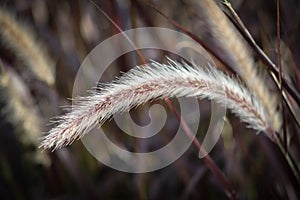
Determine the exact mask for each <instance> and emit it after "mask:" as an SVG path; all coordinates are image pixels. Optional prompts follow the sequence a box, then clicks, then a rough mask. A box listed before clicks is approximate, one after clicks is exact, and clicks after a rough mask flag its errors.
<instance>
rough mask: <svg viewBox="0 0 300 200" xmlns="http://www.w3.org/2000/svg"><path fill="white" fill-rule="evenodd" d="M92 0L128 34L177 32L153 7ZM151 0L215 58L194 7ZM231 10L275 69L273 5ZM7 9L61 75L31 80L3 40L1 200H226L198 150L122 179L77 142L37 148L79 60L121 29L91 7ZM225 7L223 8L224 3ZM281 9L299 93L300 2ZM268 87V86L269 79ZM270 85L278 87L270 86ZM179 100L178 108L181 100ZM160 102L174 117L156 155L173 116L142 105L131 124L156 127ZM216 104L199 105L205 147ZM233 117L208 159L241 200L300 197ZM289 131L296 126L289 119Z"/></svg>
mask: <svg viewBox="0 0 300 200" xmlns="http://www.w3.org/2000/svg"><path fill="white" fill-rule="evenodd" d="M199 1H201V0H199ZM95 2H96V4H97V5H99V6H100V7H101V8H102V9H103V10H104V11H105V12H106V14H107V15H108V16H110V17H111V19H112V20H113V21H115V22H116V23H117V24H118V25H119V26H120V27H121V28H122V29H123V30H128V29H132V28H136V27H147V26H157V27H166V28H170V29H174V30H178V29H177V28H176V27H174V26H173V25H172V24H171V23H170V22H168V21H167V20H166V19H165V18H163V17H162V16H161V15H159V14H158V13H157V12H156V11H155V10H153V9H152V8H151V7H149V6H148V4H147V1H144V0H109V1H108V0H106V1H105V0H101V1H100V0H99V1H95ZM150 2H151V4H153V5H155V6H156V7H157V8H159V9H160V10H161V11H162V12H163V13H164V14H165V15H167V16H169V17H170V18H172V19H174V20H175V21H177V22H178V23H180V24H181V25H183V26H184V27H185V28H186V29H187V30H189V31H191V32H192V33H193V34H195V35H197V36H199V37H200V38H202V39H203V41H204V42H206V43H207V45H209V46H210V47H211V48H212V49H214V51H216V52H218V49H217V47H216V46H214V42H213V41H212V38H210V37H209V34H208V33H207V23H206V22H205V20H204V19H203V18H202V17H201V10H198V8H197V7H194V6H192V4H190V3H189V1H186V0H176V1H163V0H152V1H150ZM231 3H232V4H233V7H234V8H235V10H236V11H237V13H238V14H239V16H240V17H241V19H242V20H243V22H244V23H245V25H246V26H247V28H248V29H249V30H250V32H251V34H252V35H253V37H254V38H255V40H256V41H257V42H258V44H259V45H260V46H261V47H262V48H263V49H264V51H265V52H266V53H267V54H268V55H269V56H270V57H271V59H272V60H273V61H276V60H277V59H276V56H277V50H276V1H274V0H264V1H260V0H251V1H250V0H233V1H232V2H231ZM0 4H1V7H2V9H3V10H7V11H8V12H11V13H12V15H14V16H15V17H16V18H17V19H18V21H19V22H20V23H22V24H23V25H24V26H26V27H28V28H29V29H32V32H33V33H34V34H35V35H36V42H37V43H41V44H42V45H43V48H42V49H43V50H45V51H46V52H47V53H48V54H49V57H50V58H51V60H52V62H53V67H52V66H49V67H50V68H51V67H52V68H51V70H52V71H55V83H54V84H53V85H51V84H47V83H46V82H45V81H44V80H42V79H41V78H37V77H36V76H34V74H33V73H30V72H28V66H26V64H24V62H23V61H22V60H20V59H18V55H16V53H15V51H14V50H13V49H11V48H9V47H8V46H7V45H5V41H4V42H3V39H2V40H1V43H0V66H1V68H0V69H1V70H0V75H1V82H0V83H1V90H0V91H1V98H0V109H1V115H0V199H227V197H226V195H225V194H224V190H223V188H222V186H221V185H220V183H219V180H218V179H217V178H216V176H215V175H214V174H213V173H212V172H211V171H210V170H208V168H207V166H206V165H205V164H204V162H203V159H199V158H198V152H197V150H196V149H195V148H194V147H193V146H191V147H190V148H189V149H188V150H187V152H186V153H185V154H184V155H183V156H182V157H181V158H180V159H179V160H177V161H176V162H174V163H173V164H171V165H170V166H168V167H165V168H164V169H161V170H158V171H155V172H150V173H146V174H130V173H124V172H119V171H116V170H114V169H111V168H109V167H107V166H104V165H102V164H101V163H99V162H98V161H97V160H96V159H94V158H93V157H92V156H91V155H90V154H89V153H88V152H87V150H86V149H85V148H84V146H83V145H82V143H81V142H80V141H77V142H75V143H74V144H73V145H71V146H69V147H66V148H63V149H61V150H57V151H55V152H48V151H42V150H41V149H38V148H37V146H38V144H39V138H40V137H41V136H42V134H43V133H44V132H46V131H47V130H48V129H49V128H51V125H47V124H48V122H49V119H50V118H51V117H53V116H57V115H59V114H62V113H63V112H64V111H63V110H62V109H61V107H60V106H62V105H68V104H70V101H68V100H67V98H70V97H71V96H72V89H73V88H72V87H73V82H74V78H75V76H76V72H77V70H78V69H79V67H80V64H81V62H82V61H83V60H84V58H85V57H86V56H87V55H88V53H89V52H90V51H91V50H92V49H93V48H94V47H95V46H96V45H98V44H99V43H100V42H102V41H104V40H105V39H107V38H109V37H110V36H112V35H114V34H116V33H118V32H119V31H118V29H117V28H116V27H115V26H113V25H112V24H111V22H110V21H108V20H107V18H105V16H104V15H103V14H102V13H101V12H100V11H99V10H98V9H97V8H96V7H95V6H94V5H93V4H92V3H91V2H90V1H88V0H73V1H71V0H65V1H61V0H44V1H40V0H10V1H9V0H7V1H5V0H1V1H0ZM219 5H220V6H221V7H222V8H224V6H222V5H221V3H220V2H219ZM280 6H281V35H282V54H283V55H282V62H283V63H284V71H285V72H286V73H287V74H288V75H289V77H290V79H291V81H292V82H293V83H294V84H295V86H299V83H300V82H299V79H298V77H297V73H298V72H297V71H298V70H299V69H298V68H297V66H299V65H300V56H299V55H300V47H299V44H300V38H299V33H300V1H298V0H286V1H281V4H280ZM225 10H226V9H225ZM0 28H2V27H0ZM24 51H26V49H24ZM143 53H144V54H145V57H146V59H148V58H154V59H156V60H158V61H159V59H162V58H163V56H164V55H165V54H164V52H155V53H154V54H153V53H149V52H148V53H147V52H146V51H145V52H143ZM132 54H135V58H136V59H135V60H132V58H133V57H132V56H130V55H124V56H121V57H120V58H119V59H118V60H116V62H114V63H113V64H112V66H110V68H109V69H114V70H110V71H108V72H107V73H106V74H107V75H105V76H104V77H102V79H101V81H110V80H112V79H113V78H114V77H115V76H117V75H120V72H119V71H123V72H124V71H128V70H129V69H130V68H132V67H133V66H134V65H137V64H141V61H140V60H139V59H138V57H137V56H136V52H132ZM150 55H152V57H151V56H150ZM153 55H154V56H153ZM260 66H262V65H260ZM45 76H46V77H47V74H45ZM49 76H50V75H49ZM266 79H269V78H268V77H267V76H266ZM267 81H268V80H267ZM270 87H271V88H273V89H275V88H274V87H273V86H272V85H271V84H270ZM297 88H298V89H299V87H297ZM87 89H88V88H87ZM172 101H173V102H174V104H175V105H176V102H177V101H176V100H172ZM153 103H160V104H161V105H163V106H164V107H165V109H166V112H167V113H168V125H166V126H165V127H164V128H163V130H162V131H161V132H160V133H159V134H160V136H159V138H152V139H149V141H147V143H149V144H151V145H150V146H151V147H152V148H155V149H158V148H160V147H161V146H162V145H164V144H166V143H167V142H168V141H169V140H170V138H172V137H173V135H174V133H175V132H176V131H175V132H174V129H176V127H178V122H177V120H176V117H175V116H174V114H172V112H171V111H170V110H169V109H168V107H167V106H166V104H165V102H163V101H157V102H152V103H149V104H146V105H144V106H140V107H138V108H137V109H136V110H134V111H132V112H131V116H132V120H134V121H135V122H136V123H137V124H141V125H142V124H146V123H149V118H148V117H147V110H148V109H149V106H151V104H153ZM209 105H210V102H209V101H199V106H200V110H201V122H199V124H200V128H199V133H198V137H199V140H200V141H201V138H203V135H201V133H205V130H206V129H207V127H208V124H209V120H210V114H211V113H210V109H209V108H210V106H209ZM177 106H178V105H177ZM227 116H228V120H227V122H226V125H225V128H224V130H223V136H222V137H221V138H220V140H219V141H218V143H217V145H216V146H215V148H214V149H213V151H212V152H210V156H211V157H212V158H213V160H214V161H215V162H216V164H217V166H218V167H219V168H220V169H221V170H222V172H223V173H224V174H225V176H226V177H227V178H228V180H229V181H230V182H231V183H232V185H233V186H234V188H235V190H236V192H237V194H238V196H239V197H240V199H287V198H292V197H295V198H297V197H298V198H299V196H297V195H299V194H297V193H299V191H300V188H298V186H299V185H298V183H297V182H296V183H295V182H294V181H293V178H291V177H292V176H293V175H291V174H288V170H287V169H286V168H287V166H286V164H285V161H284V157H283V155H282V153H281V152H280V151H279V150H278V148H277V147H276V146H275V145H274V144H273V143H271V142H270V141H269V140H268V139H267V138H266V137H265V136H263V135H256V134H255V132H254V131H252V130H249V129H246V128H245V125H244V124H241V123H240V121H239V119H237V118H236V117H234V116H233V115H231V114H230V113H228V115H227ZM287 123H293V122H292V120H287ZM103 127H104V129H105V131H106V134H107V135H110V136H109V137H110V138H112V139H113V140H115V141H117V142H119V143H121V144H123V145H125V146H126V147H127V148H129V149H130V148H134V149H135V150H136V151H139V150H141V149H142V150H144V151H147V150H148V149H143V147H141V146H139V144H140V142H139V141H138V139H132V138H131V137H129V136H128V135H126V134H125V133H122V132H121V131H120V129H118V128H117V127H116V124H115V123H114V121H113V120H112V121H109V122H107V123H105V124H104V126H103ZM291 132H292V133H294V134H292V136H293V137H292V138H291V141H292V142H291V147H290V148H291V149H292V150H293V151H292V152H293V155H294V156H295V158H296V159H295V160H296V161H297V160H299V159H297V158H299V138H298V136H297V134H298V133H299V130H296V129H295V128H294V129H292V130H291ZM157 141H158V142H157ZM161 141H163V142H161ZM142 143H143V142H142ZM135 145H137V146H139V148H140V149H139V148H135ZM142 150H141V151H142ZM297 189H298V191H297Z"/></svg>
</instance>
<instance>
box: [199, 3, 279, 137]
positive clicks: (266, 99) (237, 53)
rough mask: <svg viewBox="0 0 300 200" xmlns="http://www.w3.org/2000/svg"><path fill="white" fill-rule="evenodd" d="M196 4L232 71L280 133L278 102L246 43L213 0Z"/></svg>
mask: <svg viewBox="0 0 300 200" xmlns="http://www.w3.org/2000/svg"><path fill="white" fill-rule="evenodd" d="M197 4H200V5H201V7H202V8H203V9H202V10H203V12H204V13H205V16H206V18H207V22H208V24H209V26H210V29H211V31H212V34H213V36H214V38H215V39H216V40H217V41H218V42H219V43H220V44H221V47H222V48H223V49H225V51H226V52H227V53H228V55H229V56H230V58H231V59H232V61H233V62H234V66H233V67H234V69H235V70H236V72H237V73H238V74H239V75H240V76H241V77H242V78H243V80H244V81H245V82H246V84H247V86H248V87H249V88H250V89H251V90H253V91H254V92H255V93H256V95H257V96H258V97H259V98H260V99H261V102H262V104H263V105H264V107H265V108H266V111H267V114H268V116H269V117H270V120H271V123H272V126H273V127H274V129H275V130H276V131H280V128H281V125H282V119H281V115H280V113H279V112H278V111H277V105H278V100H277V99H276V98H274V94H271V92H270V91H269V89H268V88H267V87H265V81H264V79H263V78H262V77H261V76H260V75H259V74H258V72H257V66H256V64H255V63H254V60H253V56H252V53H251V52H250V50H249V47H248V46H247V44H246V42H245V41H244V40H243V38H242V36H241V35H240V34H239V32H238V31H237V30H236V28H235V27H234V26H233V24H232V23H231V22H230V21H229V20H228V19H227V16H226V15H225V14H224V13H223V12H222V11H221V9H220V8H219V7H218V6H217V5H216V3H215V2H214V1H213V0H202V1H197Z"/></svg>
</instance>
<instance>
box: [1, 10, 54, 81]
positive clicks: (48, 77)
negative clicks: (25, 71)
mask: <svg viewBox="0 0 300 200" xmlns="http://www.w3.org/2000/svg"><path fill="white" fill-rule="evenodd" d="M0 26H1V29H0V36H1V37H0V39H1V40H2V41H3V43H4V44H5V45H6V46H8V47H9V48H10V49H11V50H12V51H13V52H14V54H15V55H16V56H17V58H18V59H20V60H21V61H22V62H24V63H25V65H26V66H27V67H28V68H29V69H30V71H31V72H32V73H33V74H34V75H35V76H36V77H37V78H38V79H40V80H42V81H44V82H46V83H47V84H48V85H53V84H54V81H55V77H54V72H53V71H54V67H53V64H52V63H51V60H50V59H49V58H48V56H47V55H46V53H45V52H44V49H43V48H42V47H41V45H40V44H39V42H38V41H37V39H36V38H35V36H34V34H33V32H32V31H31V30H30V29H29V28H28V26H26V25H24V24H23V23H21V22H19V21H18V20H17V19H16V18H15V17H14V16H13V15H12V14H11V13H9V12H8V11H6V10H5V9H2V8H0Z"/></svg>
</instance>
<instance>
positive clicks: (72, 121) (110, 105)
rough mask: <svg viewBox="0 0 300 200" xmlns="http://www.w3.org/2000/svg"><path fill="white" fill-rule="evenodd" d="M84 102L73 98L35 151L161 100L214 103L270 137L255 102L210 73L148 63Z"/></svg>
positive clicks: (248, 94)
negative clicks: (170, 98) (66, 111)
mask: <svg viewBox="0 0 300 200" xmlns="http://www.w3.org/2000/svg"><path fill="white" fill-rule="evenodd" d="M98 89H99V90H98V91H94V92H92V93H91V95H90V96H86V97H78V98H76V99H75V100H74V105H73V107H72V109H71V110H70V112H69V113H67V114H65V115H63V116H61V117H58V118H57V120H56V121H55V123H56V127H54V128H52V129H51V130H50V131H49V134H48V135H47V136H45V137H44V139H43V141H42V143H41V145H40V147H42V148H46V149H57V148H60V147H62V146H65V145H69V144H71V143H72V142H73V141H74V140H76V139H79V138H81V137H82V136H84V135H85V134H86V133H88V132H89V131H90V130H91V129H92V128H93V127H95V126H96V124H97V123H98V122H99V123H100V124H102V123H103V122H104V121H105V120H107V119H109V118H110V117H111V116H112V115H113V114H116V113H122V112H124V111H127V110H129V109H131V108H133V107H135V106H138V105H141V104H143V103H145V102H147V101H150V100H153V99H158V98H159V99H164V98H167V97H197V98H208V99H211V100H215V101H217V102H219V103H220V104H221V105H223V106H225V107H227V108H229V109H230V110H231V111H232V112H233V113H235V114H236V115H237V116H239V117H240V119H241V120H242V121H243V122H246V123H247V124H248V126H249V127H250V128H252V129H254V130H256V131H258V132H265V133H267V135H268V136H269V137H270V138H271V139H274V138H273V136H272V135H271V134H270V130H272V129H273V128H274V127H272V124H271V123H270V120H269V119H268V115H266V111H265V108H264V106H263V104H262V103H261V101H260V100H259V99H258V98H257V97H256V96H255V94H252V93H251V92H250V91H249V90H248V89H246V88H245V87H243V86H242V85H241V83H239V82H238V81H236V80H234V79H232V78H230V77H229V76H227V75H225V74H224V73H223V72H220V71H218V70H217V69H215V68H214V67H209V68H208V69H207V70H203V69H201V68H200V67H198V66H196V65H192V66H191V65H188V64H186V63H183V64H180V63H178V62H175V61H172V60H169V62H168V64H160V63H157V62H152V63H151V64H149V65H142V66H138V67H136V68H134V69H132V70H130V71H129V72H128V73H125V74H123V76H121V77H120V78H119V79H117V80H115V81H113V82H111V83H109V84H107V85H106V86H105V87H102V88H98Z"/></svg>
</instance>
